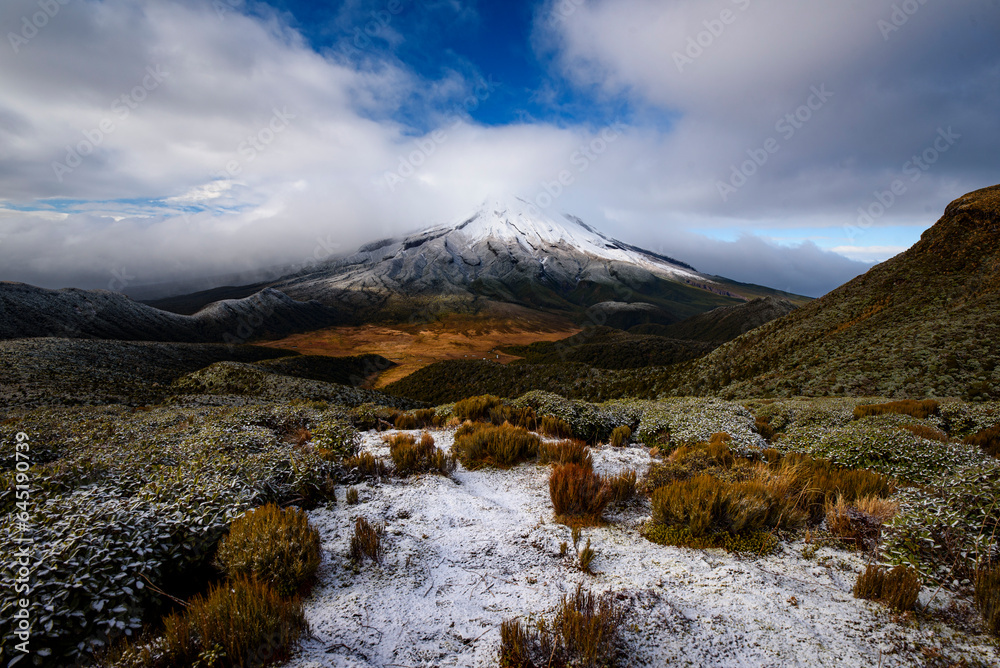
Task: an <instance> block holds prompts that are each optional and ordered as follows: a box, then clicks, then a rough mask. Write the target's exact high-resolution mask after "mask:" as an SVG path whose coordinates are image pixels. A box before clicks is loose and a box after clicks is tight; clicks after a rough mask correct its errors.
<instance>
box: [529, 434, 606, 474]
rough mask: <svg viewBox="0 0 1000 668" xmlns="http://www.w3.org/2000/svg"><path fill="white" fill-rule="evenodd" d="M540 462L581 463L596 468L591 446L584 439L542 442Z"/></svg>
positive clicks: (539, 455)
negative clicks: (591, 454)
mask: <svg viewBox="0 0 1000 668" xmlns="http://www.w3.org/2000/svg"><path fill="white" fill-rule="evenodd" d="M538 463H539V464H579V465H580V466H582V467H584V468H586V469H592V468H594V461H593V459H592V458H591V456H590V448H588V447H587V446H586V445H585V444H584V443H583V442H582V441H572V440H565V441H559V442H558V443H542V444H541V445H539V446H538Z"/></svg>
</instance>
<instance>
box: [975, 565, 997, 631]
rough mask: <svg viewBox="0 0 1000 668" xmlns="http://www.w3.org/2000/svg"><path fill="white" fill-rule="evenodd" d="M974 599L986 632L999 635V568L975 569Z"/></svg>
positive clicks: (981, 567) (984, 567) (983, 567)
mask: <svg viewBox="0 0 1000 668" xmlns="http://www.w3.org/2000/svg"><path fill="white" fill-rule="evenodd" d="M975 599H976V607H977V608H979V614H981V615H982V616H983V622H984V623H985V624H986V628H987V630H989V632H990V633H992V634H993V635H1000V566H992V567H987V566H980V567H979V568H978V569H976V596H975Z"/></svg>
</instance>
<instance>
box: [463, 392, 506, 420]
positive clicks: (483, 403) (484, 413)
mask: <svg viewBox="0 0 1000 668" xmlns="http://www.w3.org/2000/svg"><path fill="white" fill-rule="evenodd" d="M500 406H503V399H501V398H500V397H495V396H493V395H492V394H484V395H481V396H478V397H469V398H468V399H462V400H461V401H458V402H456V403H455V409H454V414H455V417H457V418H459V419H461V420H472V421H473V422H487V421H489V419H490V410H492V409H494V408H498V407H500Z"/></svg>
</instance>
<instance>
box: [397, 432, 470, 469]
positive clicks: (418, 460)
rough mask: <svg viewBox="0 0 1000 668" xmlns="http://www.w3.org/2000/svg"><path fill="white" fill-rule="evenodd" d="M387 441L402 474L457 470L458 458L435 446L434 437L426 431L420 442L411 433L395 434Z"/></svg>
mask: <svg viewBox="0 0 1000 668" xmlns="http://www.w3.org/2000/svg"><path fill="white" fill-rule="evenodd" d="M386 441H387V442H388V443H389V456H390V457H392V463H393V465H394V466H395V467H396V473H398V474H399V475H401V476H404V477H405V476H408V475H410V474H413V473H425V472H435V473H440V474H442V475H450V474H451V473H453V472H454V471H455V466H456V461H457V460H456V458H455V457H454V456H451V455H448V454H447V453H446V452H445V451H444V450H441V449H440V448H437V447H435V446H434V437H433V436H431V435H430V434H428V433H427V432H426V431H425V432H424V433H423V434H421V436H420V441H419V442H417V440H416V439H415V438H414V437H413V436H412V435H410V434H393V435H391V436H389V437H388V438H387V439H386Z"/></svg>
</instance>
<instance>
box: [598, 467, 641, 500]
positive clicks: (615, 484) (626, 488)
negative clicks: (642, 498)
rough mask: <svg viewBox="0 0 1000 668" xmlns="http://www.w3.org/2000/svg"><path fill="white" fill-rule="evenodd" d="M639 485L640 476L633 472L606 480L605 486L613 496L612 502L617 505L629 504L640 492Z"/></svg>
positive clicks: (609, 477) (623, 473)
mask: <svg viewBox="0 0 1000 668" xmlns="http://www.w3.org/2000/svg"><path fill="white" fill-rule="evenodd" d="M637 483H638V474H637V473H636V472H635V471H632V470H629V471H623V472H621V473H619V474H617V475H613V476H606V477H605V478H604V484H605V485H606V486H607V488H608V493H609V494H610V495H611V502H612V503H616V504H624V503H628V502H629V501H631V500H632V499H633V498H635V495H636V493H637V491H638V488H637Z"/></svg>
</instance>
